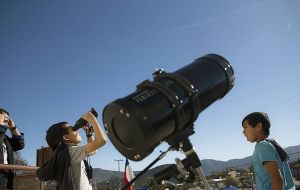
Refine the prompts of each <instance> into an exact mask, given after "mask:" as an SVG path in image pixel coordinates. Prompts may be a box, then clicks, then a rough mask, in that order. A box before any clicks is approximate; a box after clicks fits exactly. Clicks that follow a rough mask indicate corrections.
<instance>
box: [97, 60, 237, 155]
mask: <svg viewBox="0 0 300 190" xmlns="http://www.w3.org/2000/svg"><path fill="white" fill-rule="evenodd" d="M155 75H156V76H155V77H154V80H153V81H149V80H146V81H144V82H142V83H141V84H139V85H137V90H136V91H135V92H133V93H132V94H130V95H128V96H126V97H124V98H120V99H117V100H115V101H113V102H111V103H109V104H108V105H106V106H105V108H104V110H103V113H102V116H103V122H104V127H105V130H106V133H107V135H108V137H109V138H110V140H111V142H112V143H113V145H114V146H115V147H116V148H117V149H118V151H119V152H120V153H121V154H123V155H124V156H125V157H127V158H128V159H131V160H135V161H138V160H142V159H144V158H145V157H146V156H147V155H149V154H150V153H151V152H152V151H153V149H154V148H155V147H156V146H157V145H158V144H160V143H161V142H162V141H165V140H166V139H167V138H168V139H170V138H172V137H173V136H178V135H180V134H181V133H182V132H183V131H184V130H186V129H187V128H189V127H190V126H192V125H191V124H193V122H194V121H195V120H196V119H197V117H198V114H199V113H200V112H201V111H203V110H204V109H205V108H207V107H208V106H209V105H211V104H212V103H213V102H215V101H216V100H218V99H221V98H222V97H224V96H225V95H226V94H227V93H228V92H229V91H230V90H231V89H232V87H233V85H234V71H233V69H232V67H231V65H230V64H229V62H228V61H227V60H226V59H225V58H223V57H222V56H219V55H216V54H208V55H205V56H203V57H200V58H198V59H196V60H195V61H194V62H192V63H191V64H189V65H187V66H185V67H183V68H181V69H179V70H177V71H175V72H173V73H166V74H164V73H163V72H158V73H155ZM189 89H191V90H189Z"/></svg>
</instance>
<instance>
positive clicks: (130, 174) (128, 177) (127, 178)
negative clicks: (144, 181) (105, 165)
mask: <svg viewBox="0 0 300 190" xmlns="http://www.w3.org/2000/svg"><path fill="white" fill-rule="evenodd" d="M133 178H134V174H133V171H132V169H131V167H130V165H129V162H128V159H127V158H126V162H125V172H124V183H125V185H126V184H128V183H129V182H130V181H131V180H132V179H133ZM126 190H133V189H132V187H131V186H129V187H128V188H127V189H126Z"/></svg>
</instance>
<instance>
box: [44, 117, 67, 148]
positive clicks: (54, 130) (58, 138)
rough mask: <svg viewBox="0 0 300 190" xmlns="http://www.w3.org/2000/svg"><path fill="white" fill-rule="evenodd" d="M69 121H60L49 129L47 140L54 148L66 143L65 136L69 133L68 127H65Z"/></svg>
mask: <svg viewBox="0 0 300 190" xmlns="http://www.w3.org/2000/svg"><path fill="white" fill-rule="evenodd" d="M65 124H68V122H65V121H63V122H59V123H56V124H53V125H51V126H50V127H49V129H48V130H47V135H46V141H47V143H48V145H49V147H51V148H52V150H55V149H56V148H57V147H58V146H59V145H60V144H64V140H63V136H64V135H67V134H69V131H68V128H67V127H63V126H64V125H65Z"/></svg>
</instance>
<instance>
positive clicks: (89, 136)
mask: <svg viewBox="0 0 300 190" xmlns="http://www.w3.org/2000/svg"><path fill="white" fill-rule="evenodd" d="M85 134H86V139H87V142H88V143H89V142H92V141H93V140H94V137H93V130H92V129H90V128H88V127H86V128H85ZM96 152H97V150H95V151H93V152H91V153H89V154H88V156H92V155H94V154H96Z"/></svg>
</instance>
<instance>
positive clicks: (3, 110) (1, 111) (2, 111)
mask: <svg viewBox="0 0 300 190" xmlns="http://www.w3.org/2000/svg"><path fill="white" fill-rule="evenodd" d="M3 113H6V114H7V115H9V112H8V111H6V110H5V109H3V108H0V114H3Z"/></svg>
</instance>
